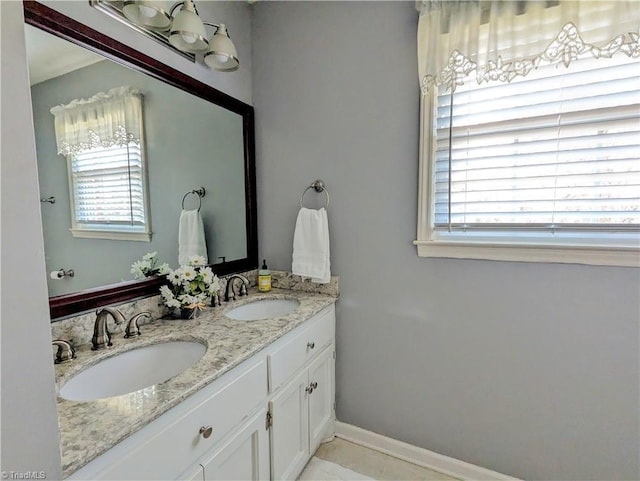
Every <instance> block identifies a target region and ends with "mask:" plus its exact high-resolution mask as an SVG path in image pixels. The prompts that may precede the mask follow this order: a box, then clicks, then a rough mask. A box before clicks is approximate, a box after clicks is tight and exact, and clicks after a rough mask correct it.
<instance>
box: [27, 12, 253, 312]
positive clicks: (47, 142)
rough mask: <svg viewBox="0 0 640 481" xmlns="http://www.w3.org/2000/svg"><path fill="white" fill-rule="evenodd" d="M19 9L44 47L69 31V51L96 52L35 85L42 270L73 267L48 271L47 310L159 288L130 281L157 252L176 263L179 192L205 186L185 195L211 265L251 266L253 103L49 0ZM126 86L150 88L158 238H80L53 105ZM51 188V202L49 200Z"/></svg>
mask: <svg viewBox="0 0 640 481" xmlns="http://www.w3.org/2000/svg"><path fill="white" fill-rule="evenodd" d="M24 12H25V22H26V23H27V24H28V25H27V26H25V28H27V29H29V28H35V29H36V36H40V37H41V36H43V35H54V36H55V37H56V38H55V39H53V38H49V39H47V38H45V39H43V41H44V43H45V44H52V43H53V42H54V40H55V41H60V39H63V40H64V41H65V42H71V44H73V45H72V46H71V50H72V49H73V48H75V49H79V48H82V49H84V50H85V52H86V50H89V51H90V52H92V54H91V55H89V56H88V58H90V59H91V56H92V55H93V59H92V60H88V61H87V65H86V66H84V67H80V68H78V67H74V69H73V70H72V71H70V72H66V73H64V74H63V76H62V77H60V76H55V77H53V78H50V79H49V80H44V81H41V82H38V83H37V84H35V85H33V86H32V97H33V110H34V126H35V131H36V150H37V155H38V169H39V177H40V193H41V197H42V201H43V202H42V204H41V211H42V218H43V232H44V237H45V258H46V265H47V270H48V271H49V272H50V271H54V270H58V269H65V270H68V269H73V270H74V277H73V278H68V277H65V278H63V279H60V280H52V279H49V282H50V295H51V296H52V297H50V299H49V301H50V311H51V318H52V319H54V320H55V319H56V318H59V317H63V316H67V315H70V314H74V313H77V312H81V311H85V310H88V309H93V308H95V307H99V306H101V305H106V304H111V303H114V302H120V301H124V300H128V299H132V298H135V297H140V296H144V295H149V294H153V293H156V292H157V289H158V287H159V285H160V284H161V283H162V282H164V281H163V279H161V278H147V279H143V280H132V279H133V276H132V274H131V273H130V269H131V264H132V263H133V262H134V261H135V260H138V259H140V258H141V257H142V256H143V255H144V254H146V253H147V252H151V251H157V252H158V255H159V258H160V260H161V261H162V262H168V263H169V264H170V265H171V267H174V268H175V267H177V264H178V260H177V259H178V258H177V254H178V221H179V217H180V212H181V210H182V205H183V204H182V201H183V198H184V196H185V194H187V192H190V191H192V190H197V189H200V188H201V187H204V188H205V191H206V192H205V195H204V197H202V198H201V199H199V198H198V196H197V195H195V194H191V195H188V196H187V198H186V199H185V209H188V210H190V209H194V208H196V207H198V205H199V202H200V201H201V208H200V210H201V215H202V218H203V222H204V225H205V235H206V240H207V251H208V257H209V263H210V264H212V265H213V268H214V271H215V272H216V273H217V274H218V275H226V274H230V273H233V272H241V271H246V270H250V269H254V268H256V267H257V225H256V210H257V209H256V200H255V158H254V155H255V154H254V150H255V147H254V124H253V122H254V117H253V108H252V107H251V106H250V105H247V104H245V103H243V102H241V101H239V100H237V99H234V98H233V97H230V96H228V95H226V94H224V93H222V92H220V91H218V90H216V89H214V88H212V87H210V86H208V85H206V84H203V83H201V82H199V81H197V80H195V79H193V78H191V77H189V76H187V75H185V74H183V73H181V72H179V71H177V70H174V69H172V68H170V67H167V66H166V65H164V64H161V63H159V62H158V61H156V60H154V59H152V58H150V57H148V56H145V55H144V54H141V53H140V52H138V51H136V50H133V49H131V48H130V47H128V46H126V45H124V44H121V43H119V42H117V41H115V40H114V39H112V38H110V37H107V36H105V35H103V34H100V33H99V32H97V31H95V30H92V29H90V28H89V27H87V26H85V25H83V24H80V23H79V22H76V21H75V20H73V19H70V18H69V17H66V16H64V15H62V14H60V13H58V12H56V11H54V10H52V9H50V8H48V7H46V6H44V5H42V4H39V3H37V2H24ZM44 32H46V33H44ZM95 54H98V56H96V55H95ZM56 55H58V57H56V62H55V63H56V64H61V63H63V62H61V61H60V59H61V58H63V57H65V58H66V55H63V56H60V55H62V54H56ZM103 59H104V60H103ZM32 83H34V81H33V80H32ZM122 85H128V86H132V87H135V88H138V89H139V90H140V91H141V93H142V95H143V96H144V121H145V125H144V131H145V139H144V145H145V150H146V162H147V178H148V196H149V200H150V201H149V205H150V218H151V230H152V236H151V242H140V241H131V240H107V239H86V238H75V237H73V236H72V235H71V232H70V231H69V228H70V222H71V221H70V217H71V216H70V210H69V209H70V203H69V196H70V194H69V187H68V179H67V162H66V160H65V158H64V157H62V156H60V155H58V154H57V152H56V150H55V132H54V130H53V116H52V115H51V114H50V113H49V109H50V108H51V107H53V106H54V105H59V104H61V103H68V102H70V101H71V100H74V99H86V98H88V97H91V96H92V95H94V94H96V93H98V92H105V91H107V90H109V89H111V88H114V87H119V86H122ZM61 89H66V91H64V92H62V91H61ZM52 103H53V105H51V104H52ZM186 125H189V128H188V129H187V128H185V126H186ZM43 126H44V127H43ZM50 197H53V198H55V203H50V202H46V200H47V199H49V198H50ZM52 285H53V286H54V287H53V288H52V287H51V286H52ZM53 294H55V295H53Z"/></svg>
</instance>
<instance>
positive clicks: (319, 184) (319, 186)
mask: <svg viewBox="0 0 640 481" xmlns="http://www.w3.org/2000/svg"><path fill="white" fill-rule="evenodd" d="M309 189H313V190H315V191H316V192H318V193H320V192H324V194H325V195H326V196H327V205H325V208H327V207H329V191H328V190H327V189H326V188H325V186H324V182H323V181H321V180H314V181H313V182H312V183H311V185H310V186H309V187H307V188H306V189H304V192H303V193H302V195H301V196H300V207H301V208H302V207H304V205H303V201H304V194H306V193H307V191H308V190H309Z"/></svg>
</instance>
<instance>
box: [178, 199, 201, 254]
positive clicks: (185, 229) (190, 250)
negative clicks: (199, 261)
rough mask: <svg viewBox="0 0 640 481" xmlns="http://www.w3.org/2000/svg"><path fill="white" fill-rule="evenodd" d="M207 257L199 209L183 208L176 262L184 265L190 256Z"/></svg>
mask: <svg viewBox="0 0 640 481" xmlns="http://www.w3.org/2000/svg"><path fill="white" fill-rule="evenodd" d="M195 255H198V256H202V257H204V260H205V263H207V262H208V259H207V243H206V241H205V238H204V223H203V222H202V216H201V215H200V211H199V210H183V211H182V213H181V214H180V226H179V229H178V263H179V264H180V265H184V264H186V263H187V262H188V261H189V258H190V257H191V256H195Z"/></svg>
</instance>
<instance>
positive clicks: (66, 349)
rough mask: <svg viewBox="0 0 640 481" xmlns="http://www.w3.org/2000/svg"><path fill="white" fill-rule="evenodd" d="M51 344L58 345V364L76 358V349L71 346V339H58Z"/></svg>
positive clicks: (56, 361)
mask: <svg viewBox="0 0 640 481" xmlns="http://www.w3.org/2000/svg"><path fill="white" fill-rule="evenodd" d="M51 344H53V345H54V346H57V347H58V351H57V352H56V360H55V363H56V364H60V363H61V362H67V361H71V359H75V357H76V351H75V349H73V346H71V343H70V342H69V341H65V340H64V339H56V340H55V341H53V342H52V343H51Z"/></svg>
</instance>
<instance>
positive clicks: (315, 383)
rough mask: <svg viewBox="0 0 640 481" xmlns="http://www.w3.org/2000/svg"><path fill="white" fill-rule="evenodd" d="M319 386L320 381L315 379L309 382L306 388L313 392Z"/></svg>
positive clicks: (308, 391) (307, 390)
mask: <svg viewBox="0 0 640 481" xmlns="http://www.w3.org/2000/svg"><path fill="white" fill-rule="evenodd" d="M317 388H318V383H317V382H315V381H314V382H312V383H311V384H309V385H308V386H307V387H306V388H305V389H304V390H305V391H306V392H307V393H309V394H311V393H312V392H313V390H314V389H317Z"/></svg>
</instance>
